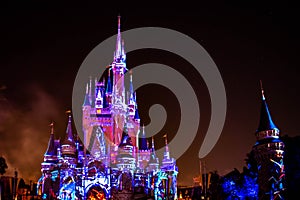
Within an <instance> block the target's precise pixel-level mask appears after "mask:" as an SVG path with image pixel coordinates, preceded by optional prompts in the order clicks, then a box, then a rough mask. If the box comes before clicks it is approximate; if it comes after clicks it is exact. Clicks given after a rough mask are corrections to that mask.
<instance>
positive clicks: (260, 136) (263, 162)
mask: <svg viewBox="0 0 300 200" xmlns="http://www.w3.org/2000/svg"><path fill="white" fill-rule="evenodd" d="M261 94H262V95H261V110H260V120H259V126H258V129H257V130H256V133H255V135H256V139H257V141H256V143H255V145H254V146H253V148H252V151H253V155H254V159H255V160H256V162H257V171H258V185H259V199H273V198H274V195H275V193H277V194H278V193H279V194H280V193H281V192H282V191H283V190H284V187H285V186H284V184H283V179H282V177H284V164H283V156H284V143H283V142H282V141H281V139H280V137H279V136H280V131H279V129H278V128H277V126H276V125H275V123H274V122H273V120H272V117H271V114H270V111H269V108H268V105H267V101H266V98H265V94H264V90H263V88H262V85H261Z"/></svg>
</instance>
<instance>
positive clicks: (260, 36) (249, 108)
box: [0, 1, 300, 185]
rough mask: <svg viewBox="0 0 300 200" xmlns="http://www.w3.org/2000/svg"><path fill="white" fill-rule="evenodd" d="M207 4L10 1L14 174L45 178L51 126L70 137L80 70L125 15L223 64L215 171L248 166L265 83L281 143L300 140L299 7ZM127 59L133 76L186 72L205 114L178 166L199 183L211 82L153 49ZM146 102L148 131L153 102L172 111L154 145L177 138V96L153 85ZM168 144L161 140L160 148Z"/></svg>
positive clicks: (7, 32) (9, 147)
mask: <svg viewBox="0 0 300 200" xmlns="http://www.w3.org/2000/svg"><path fill="white" fill-rule="evenodd" d="M198 4H199V5H196V4H193V3H189V2H180V3H175V2H170V3H164V4H162V2H152V1H143V2H140V3H135V4H133V3H131V4H130V3H128V2H122V3H118V2H114V3H107V2H105V3H104V2H102V1H95V2H86V3H74V2H64V3H62V2H59V3H54V2H50V1H43V2H33V1H31V2H26V3H25V2H24V3H17V2H13V3H2V5H1V8H0V23H1V39H0V49H1V54H0V69H1V72H0V89H1V90H0V155H3V156H4V157H5V158H6V160H7V162H8V164H9V170H8V173H7V174H8V175H10V174H12V171H13V170H14V169H15V168H16V169H17V170H18V171H19V174H20V176H23V177H24V178H25V179H27V180H28V179H30V180H37V179H38V178H39V176H40V163H41V162H42V160H43V154H44V152H45V150H46V148H47V141H48V138H49V127H48V125H49V123H50V122H51V121H52V120H53V121H54V122H55V135H56V137H57V138H63V137H64V132H65V128H66V123H67V116H66V114H65V111H66V110H68V109H70V108H71V107H72V105H71V96H72V87H73V82H74V80H75V76H76V73H77V70H78V69H79V67H80V65H81V63H82V61H83V60H84V59H85V57H86V56H87V55H88V53H89V52H90V51H91V50H92V49H93V48H94V47H96V46H97V45H98V44H99V43H101V42H102V41H103V40H105V39H106V38H108V37H110V36H112V35H114V34H116V31H117V29H116V28H117V26H116V25H117V16H118V14H120V15H121V22H122V30H128V29H132V28H137V27H144V26H155V27H164V28H170V29H174V30H177V31H180V32H182V33H184V34H186V35H188V36H190V37H191V38H193V39H194V40H196V41H197V42H199V44H201V45H202V46H203V47H204V48H205V49H206V51H207V52H208V53H209V54H210V56H211V57H212V59H213V60H214V62H215V63H216V65H217V66H218V68H219V71H220V73H221V75H222V78H223V80H224V84H225V88H226V93H227V100H228V102H227V116H226V122H225V126H224V129H223V132H222V134H221V137H220V139H219V140H218V143H217V144H216V146H215V147H214V149H213V150H212V151H211V152H210V153H209V155H208V156H206V157H205V158H204V159H203V160H202V161H205V163H206V170H208V171H214V170H217V171H218V172H219V174H221V175H223V174H226V173H227V172H229V171H231V170H232V169H233V168H237V169H241V168H242V167H243V166H244V165H245V163H244V159H245V158H246V154H247V153H248V152H250V150H251V148H252V145H254V143H255V135H254V133H255V130H256V128H257V126H258V121H259V111H260V89H259V80H262V81H263V85H264V89H265V94H266V97H267V101H268V103H269V108H270V110H271V114H272V116H273V120H274V122H275V124H276V125H277V126H278V127H279V129H280V130H281V132H282V135H289V136H291V137H292V136H296V135H299V126H298V123H299V122H298V121H299V117H298V113H299V110H300V108H299V106H298V102H299V101H300V96H299V89H300V86H299V80H298V77H299V73H298V72H299V69H298V68H299V64H300V61H299V56H298V52H299V30H298V27H299V12H298V9H299V7H297V6H296V5H294V4H292V3H290V2H289V3H287V2H283V1H281V2H280V3H275V2H272V1H264V3H257V2H252V1H244V2H243V4H241V3H237V2H227V3H219V2H218V3H216V2H214V3H211V4H207V3H205V4H204V3H202V2H198ZM125 48H126V38H125ZM127 56H128V58H127V65H128V68H134V66H137V65H140V64H143V63H147V62H154V61H155V62H160V63H163V64H167V65H169V66H171V67H173V68H175V69H177V70H178V71H179V72H181V73H182V74H183V75H184V76H185V77H186V78H187V79H188V80H189V81H190V83H191V85H192V86H193V88H194V89H195V91H196V93H197V97H198V100H199V105H200V109H201V122H200V127H199V131H198V134H197V137H196V139H195V140H194V142H193V143H192V145H191V147H190V148H189V149H188V150H187V152H186V153H185V154H184V155H183V156H182V157H181V158H180V159H179V160H177V164H178V167H179V184H180V185H183V184H192V177H193V176H196V175H197V174H198V173H199V159H198V151H199V148H200V146H201V143H202V139H203V137H204V135H205V133H206V132H205V131H206V129H207V126H208V123H209V117H210V101H209V95H208V92H207V88H206V85H205V83H204V82H203V80H202V78H201V76H200V75H198V74H196V73H195V70H193V69H192V66H189V64H188V63H186V62H185V61H184V60H183V59H181V58H178V56H176V55H173V54H171V53H168V52H161V51H160V52H158V51H155V50H148V51H136V52H131V53H129V54H128V55H127ZM112 57H113V52H112ZM137 95H138V103H139V108H140V116H141V120H142V123H144V124H147V123H149V120H150V119H149V116H148V114H147V109H148V108H149V107H150V106H151V105H152V104H154V103H161V104H162V105H164V106H165V107H166V110H167V111H168V121H167V123H166V125H165V127H164V128H163V130H162V131H161V132H159V133H157V135H156V136H155V137H156V138H161V136H162V135H163V134H164V133H165V132H168V133H170V139H172V137H173V136H174V135H175V134H176V130H177V128H178V127H177V123H176V120H178V117H179V116H180V113H179V111H178V110H179V108H178V102H177V101H176V99H175V97H174V95H173V94H172V93H171V92H170V91H168V89H167V88H164V87H160V86H144V87H142V88H140V89H139V90H138V91H137ZM153 96H155V98H153ZM157 96H159V97H160V98H157ZM162 145H163V143H162V142H158V144H157V147H158V148H159V147H162ZM171 151H172V150H171ZM171 153H172V152H171Z"/></svg>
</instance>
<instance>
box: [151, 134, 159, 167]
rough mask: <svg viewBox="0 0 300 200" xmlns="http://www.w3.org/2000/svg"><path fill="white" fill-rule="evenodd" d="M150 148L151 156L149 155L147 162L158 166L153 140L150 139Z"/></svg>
mask: <svg viewBox="0 0 300 200" xmlns="http://www.w3.org/2000/svg"><path fill="white" fill-rule="evenodd" d="M151 145H152V148H151V154H150V160H149V164H153V163H155V164H159V161H158V158H157V156H156V153H155V148H154V138H153V137H152V144H151Z"/></svg>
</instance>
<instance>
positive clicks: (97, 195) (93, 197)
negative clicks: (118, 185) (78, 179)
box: [86, 185, 106, 200]
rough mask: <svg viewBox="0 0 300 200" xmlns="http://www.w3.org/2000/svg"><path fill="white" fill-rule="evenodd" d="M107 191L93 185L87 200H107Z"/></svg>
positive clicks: (87, 194)
mask: <svg viewBox="0 0 300 200" xmlns="http://www.w3.org/2000/svg"><path fill="white" fill-rule="evenodd" d="M105 196H106V194H105V190H104V189H103V188H102V187H101V186H100V185H93V186H91V187H90V188H89V190H88V192H87V193H86V199H87V200H105V199H106V197H105Z"/></svg>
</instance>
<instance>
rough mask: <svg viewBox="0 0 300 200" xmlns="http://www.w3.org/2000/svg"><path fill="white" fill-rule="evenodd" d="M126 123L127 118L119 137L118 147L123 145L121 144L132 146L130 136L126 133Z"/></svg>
mask: <svg viewBox="0 0 300 200" xmlns="http://www.w3.org/2000/svg"><path fill="white" fill-rule="evenodd" d="M127 118H128V114H127ZM127 123H128V119H127V120H126V122H125V125H124V129H123V133H122V138H121V142H120V144H119V147H123V146H127V145H130V146H133V145H132V140H131V137H130V136H129V135H128V129H127Z"/></svg>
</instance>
